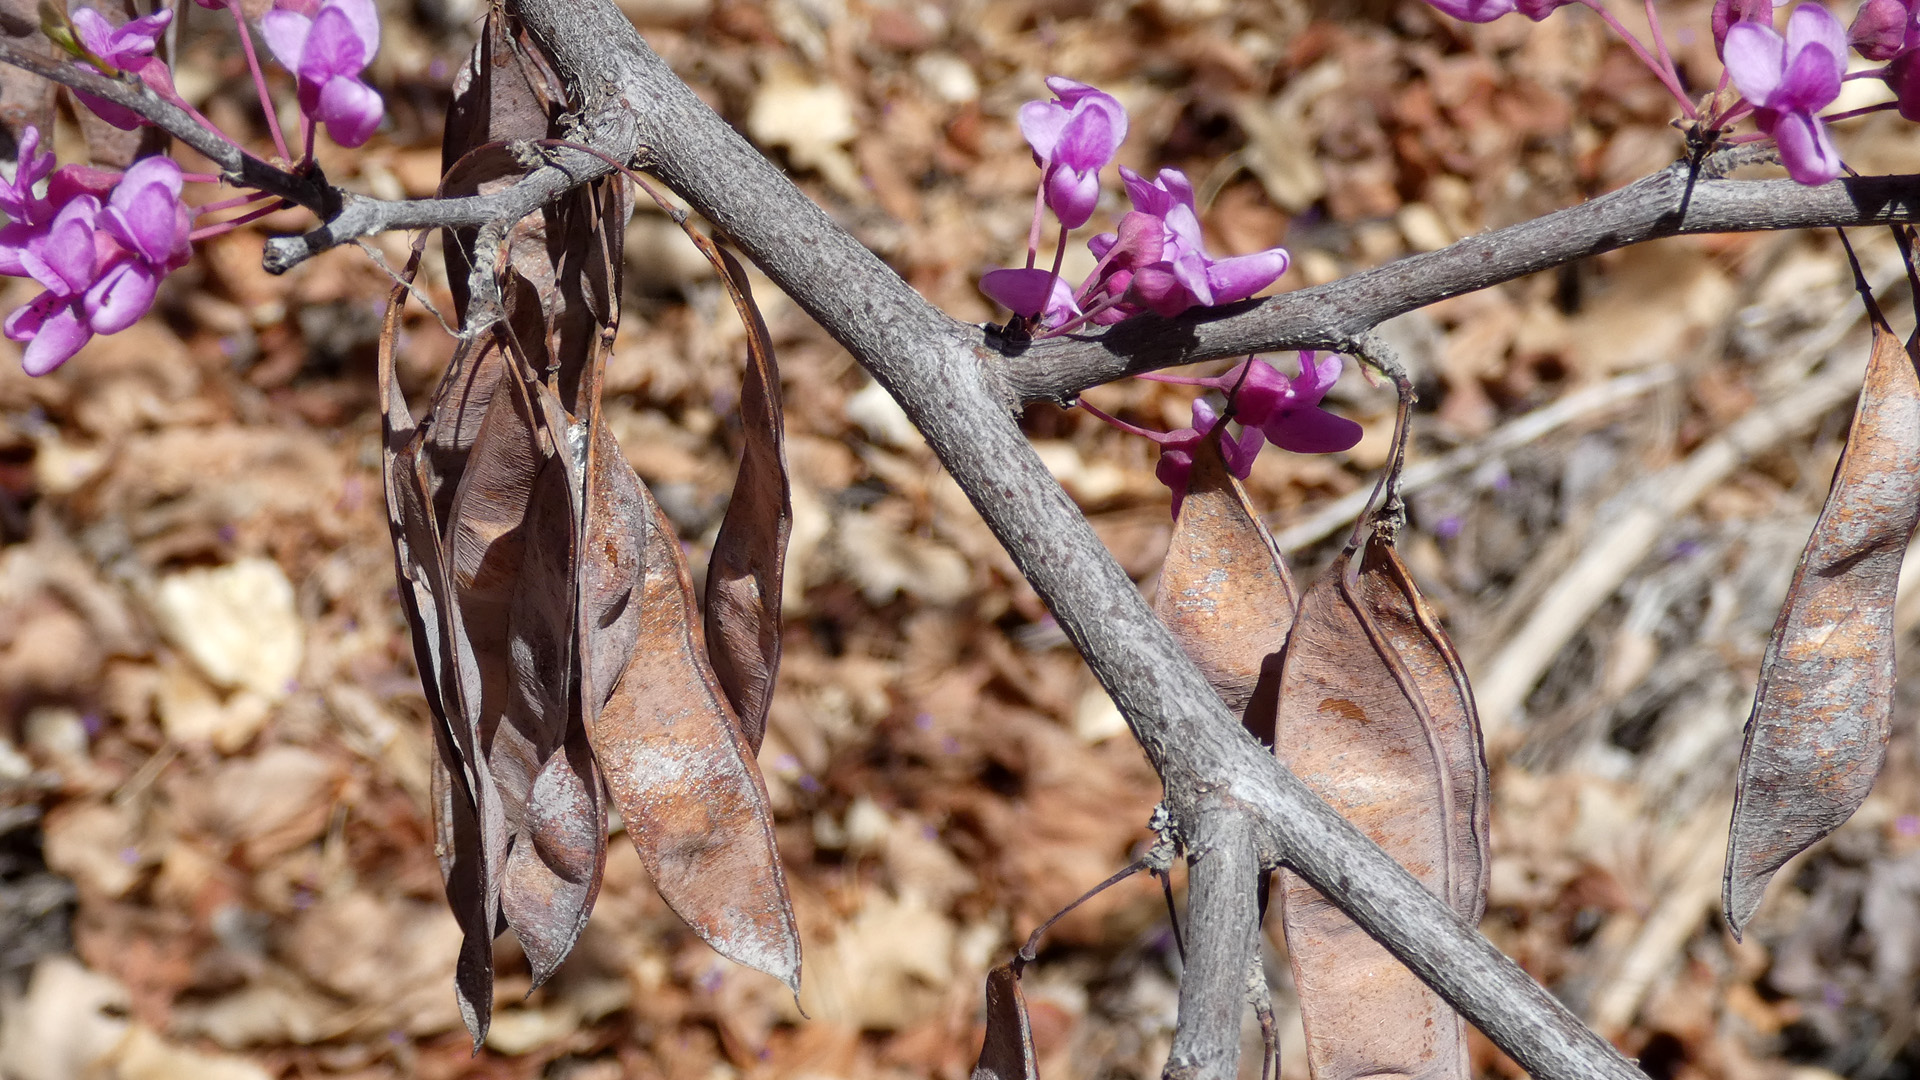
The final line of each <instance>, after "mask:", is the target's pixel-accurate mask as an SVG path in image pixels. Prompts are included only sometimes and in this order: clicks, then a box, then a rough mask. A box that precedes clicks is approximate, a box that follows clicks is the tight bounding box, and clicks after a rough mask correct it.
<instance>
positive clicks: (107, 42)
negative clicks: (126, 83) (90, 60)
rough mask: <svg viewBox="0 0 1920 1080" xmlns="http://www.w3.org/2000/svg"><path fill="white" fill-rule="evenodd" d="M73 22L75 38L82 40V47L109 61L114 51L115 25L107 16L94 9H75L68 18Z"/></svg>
mask: <svg viewBox="0 0 1920 1080" xmlns="http://www.w3.org/2000/svg"><path fill="white" fill-rule="evenodd" d="M68 17H69V18H71V19H72V20H73V36H74V37H76V38H79V39H80V47H81V48H83V49H85V50H87V51H88V52H90V53H92V54H93V55H95V56H97V57H99V58H100V59H102V60H106V59H108V56H107V54H108V53H109V52H112V51H113V24H112V23H110V22H108V21H107V18H106V16H104V15H102V14H100V13H99V12H97V11H95V10H93V9H92V8H84V7H83V8H75V9H73V13H72V14H71V15H70V16H68Z"/></svg>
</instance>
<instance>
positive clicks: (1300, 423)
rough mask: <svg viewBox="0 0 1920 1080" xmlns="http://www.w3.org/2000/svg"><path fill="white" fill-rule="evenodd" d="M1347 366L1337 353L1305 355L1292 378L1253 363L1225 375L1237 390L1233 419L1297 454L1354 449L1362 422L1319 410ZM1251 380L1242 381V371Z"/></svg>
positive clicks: (1260, 364) (1269, 365) (1326, 452)
mask: <svg viewBox="0 0 1920 1080" xmlns="http://www.w3.org/2000/svg"><path fill="white" fill-rule="evenodd" d="M1343 366H1344V365H1343V364H1342V363H1341V360H1340V357H1339V355H1338V354H1330V355H1328V356H1325V357H1321V356H1318V355H1317V354H1315V353H1312V352H1303V353H1301V354H1300V373H1299V374H1298V375H1295V376H1294V377H1293V378H1291V379H1289V378H1287V377H1286V376H1285V375H1282V374H1280V373H1279V372H1278V371H1276V370H1274V368H1273V365H1271V364H1268V363H1267V362H1266V361H1264V360H1261V361H1254V360H1248V361H1247V362H1246V363H1245V364H1243V365H1241V366H1239V367H1235V368H1234V369H1233V370H1231V371H1229V372H1227V373H1226V374H1225V375H1222V376H1220V381H1221V382H1223V383H1226V384H1227V385H1228V386H1232V385H1234V384H1235V383H1239V384H1240V392H1239V393H1238V394H1237V395H1235V397H1234V415H1235V416H1236V417H1237V418H1238V419H1239V421H1240V422H1241V423H1242V424H1244V425H1246V426H1247V427H1249V428H1258V429H1259V430H1260V431H1261V433H1262V434H1264V435H1265V436H1266V437H1267V441H1268V442H1271V443H1273V445H1275V446H1277V447H1279V448H1280V449H1282V450H1288V451H1292V452H1293V453H1296V454H1331V453H1334V452H1336V451H1340V450H1350V449H1352V448H1353V445H1354V444H1355V443H1357V442H1359V441H1360V435H1361V428H1360V425H1359V424H1356V423H1354V422H1353V421H1351V420H1349V419H1347V418H1346V417H1344V416H1336V415H1334V414H1333V413H1330V412H1328V411H1326V410H1325V409H1323V408H1321V407H1320V401H1321V399H1323V398H1325V397H1326V396H1327V391H1328V390H1331V389H1333V384H1334V383H1335V382H1337V381H1339V379H1340V371H1341V368H1342V367H1343ZM1242 368H1245V369H1246V380H1245V381H1244V382H1241V381H1240V375H1241V369H1242Z"/></svg>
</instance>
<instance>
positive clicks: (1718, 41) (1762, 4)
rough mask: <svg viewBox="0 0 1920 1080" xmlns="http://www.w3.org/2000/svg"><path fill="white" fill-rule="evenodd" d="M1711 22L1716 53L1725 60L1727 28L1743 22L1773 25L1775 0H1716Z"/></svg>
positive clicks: (1710, 18)
mask: <svg viewBox="0 0 1920 1080" xmlns="http://www.w3.org/2000/svg"><path fill="white" fill-rule="evenodd" d="M1709 22H1710V23H1711V24H1712V26H1713V52H1714V55H1715V56H1718V57H1720V58H1721V59H1722V60H1724V59H1726V55H1727V29H1728V28H1729V27H1731V26H1733V25H1734V24H1735V23H1743V22H1755V23H1759V24H1760V25H1762V26H1772V25H1773V0H1714V3H1713V14H1712V15H1711V16H1710V17H1709Z"/></svg>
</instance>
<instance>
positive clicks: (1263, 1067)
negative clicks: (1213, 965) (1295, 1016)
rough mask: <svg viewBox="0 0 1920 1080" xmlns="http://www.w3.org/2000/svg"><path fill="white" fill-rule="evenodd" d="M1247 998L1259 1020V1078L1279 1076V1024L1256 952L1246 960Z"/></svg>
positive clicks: (1268, 1079) (1264, 1079)
mask: <svg viewBox="0 0 1920 1080" xmlns="http://www.w3.org/2000/svg"><path fill="white" fill-rule="evenodd" d="M1247 998H1248V1000H1249V1001H1251V1002H1252V1003H1253V1015H1254V1018H1255V1019H1256V1020H1258V1021H1260V1080H1278V1077H1279V1076H1280V1025H1279V1024H1277V1023H1275V1021H1274V1018H1273V988H1272V987H1270V986H1268V985H1267V966H1266V965H1265V964H1264V963H1262V962H1261V961H1260V957H1259V955H1258V954H1255V955H1254V956H1252V957H1250V958H1249V959H1248V961H1247Z"/></svg>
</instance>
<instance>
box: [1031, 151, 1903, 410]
mask: <svg viewBox="0 0 1920 1080" xmlns="http://www.w3.org/2000/svg"><path fill="white" fill-rule="evenodd" d="M1683 208H1684V212H1683ZM1914 221H1920V176H1862V177H1854V178H1848V179H1841V180H1835V181H1834V182H1832V183H1830V184H1825V185H1822V186H1820V187H1805V186H1802V185H1800V184H1797V183H1795V182H1794V181H1792V180H1727V179H1723V178H1719V177H1716V176H1714V175H1712V174H1711V173H1710V172H1709V173H1708V174H1707V175H1704V176H1701V177H1700V178H1699V179H1697V180H1693V181H1691V182H1690V180H1689V170H1688V168H1687V163H1686V162H1684V161H1682V162H1676V163H1675V164H1673V165H1671V166H1669V167H1668V168H1666V169H1663V170H1661V171H1660V172H1657V173H1654V174H1653V175H1652V176H1648V177H1645V178H1643V179H1641V180H1637V181H1635V182H1633V183H1631V184H1628V185H1627V186H1626V187H1623V188H1620V189H1619V190H1617V191H1613V192H1609V193H1608V194H1606V195H1602V196H1600V197H1599V198H1596V199H1592V200H1589V201H1588V202H1584V203H1581V204H1580V205H1578V206H1573V207H1569V208H1567V209H1565V210H1561V211H1558V212H1556V213H1552V214H1547V215H1545V216H1543V217H1538V218H1534V219H1533V220H1531V221H1525V222H1522V223H1520V224H1518V225H1510V226H1508V227H1507V228H1504V229H1496V230H1494V231H1493V232H1488V233H1481V234H1480V235H1478V236H1470V237H1468V238H1466V239H1464V240H1461V241H1459V242H1457V243H1454V244H1451V245H1449V246H1447V247H1444V248H1441V249H1439V250H1438V251H1431V252H1427V253H1425V254H1420V255H1413V256H1410V257H1408V258H1405V259H1400V260H1398V261H1396V262H1391V263H1388V264H1387V265H1385V266H1382V267H1379V268H1377V269H1373V270H1367V271H1364V272H1362V273H1358V274H1354V275H1352V276H1350V277H1344V278H1341V279H1340V280H1338V281H1334V282H1329V283H1328V284H1325V285H1319V286H1315V287H1313V288H1310V289H1300V290H1298V291H1296V292H1290V293H1284V294H1282V295H1280V296H1274V297H1270V298H1268V299H1265V300H1261V301H1257V302H1249V303H1244V304H1236V305H1231V306H1229V307H1222V308H1210V309H1195V310H1193V311H1191V312H1189V313H1187V314H1185V315H1183V316H1181V317H1179V318H1175V319H1161V318H1156V317H1153V316H1146V317H1142V318H1137V319H1129V320H1128V321H1126V322H1124V323H1120V324H1118V325H1116V326H1114V327H1113V328H1112V329H1111V330H1108V331H1107V332H1106V333H1104V334H1101V335H1098V336H1094V335H1071V336H1069V337H1064V338H1056V339H1050V340H1046V341H1036V342H1032V343H1031V344H1029V345H1027V346H1026V347H1025V348H1019V347H1018V346H1013V347H1007V346H1004V345H1003V348H1007V349H1008V351H1009V352H1010V353H1014V355H1012V356H1011V358H1010V360H1009V362H1008V379H1009V380H1010V381H1011V382H1012V384H1013V387H1014V393H1015V394H1016V395H1017V396H1018V397H1019V399H1020V400H1021V401H1022V402H1028V403H1031V402H1035V401H1057V402H1068V401H1072V400H1073V398H1074V397H1075V396H1076V395H1078V394H1079V393H1080V391H1082V390H1085V389H1087V388H1088V387H1092V386H1099V385H1100V384H1102V383H1108V382H1112V381H1113V380H1115V379H1120V378H1125V377H1126V376H1129V375H1137V374H1139V373H1141V372H1143V371H1152V370H1155V369H1158V368H1164V367H1171V366H1173V365H1176V364H1191V363H1197V362H1199V361H1202V360H1215V359H1220V358H1224V357H1238V356H1247V355H1250V354H1252V353H1257V352H1271V351H1278V350H1286V349H1331V350H1334V351H1336V352H1351V351H1353V349H1354V342H1355V339H1356V338H1358V337H1359V336H1360V335H1362V334H1364V333H1366V332H1367V331H1369V330H1371V329H1373V328H1374V327H1376V326H1379V325H1380V324H1381V323H1383V322H1385V321H1386V320H1388V319H1391V318H1393V317H1394V316H1395V315H1402V314H1405V313H1406V312H1409V311H1413V310H1416V309H1418V308H1422V307H1425V306H1427V305H1428V304H1431V303H1434V302H1435V301H1438V300H1444V299H1446V298H1447V297H1450V296H1458V295H1460V294H1462V293H1469V292H1474V291H1476V290H1479V289H1484V288H1487V287H1488V286H1491V285H1498V284H1500V283H1501V282H1504V281H1512V280H1513V279H1515V278H1520V277H1525V276H1526V275H1528V274H1534V273H1538V272H1540V271H1542V270H1551V269H1553V268H1554V267H1557V266H1563V265H1565V264H1567V263H1570V262H1573V261H1575V260H1577V259H1583V258H1586V257H1588V256H1590V255H1598V254H1600V253H1601V252H1603V251H1612V250H1614V249H1616V248H1622V247H1627V246H1629V245H1632V244H1639V243H1644V242H1645V241H1648V240H1657V239H1660V238H1661V237H1666V236H1681V235H1686V234H1690V233H1724V232H1755V231H1760V230H1773V229H1810V228H1832V227H1834V226H1844V225H1886V224H1891V223H1894V222H1914ZM1016 350H1017V352H1016Z"/></svg>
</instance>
